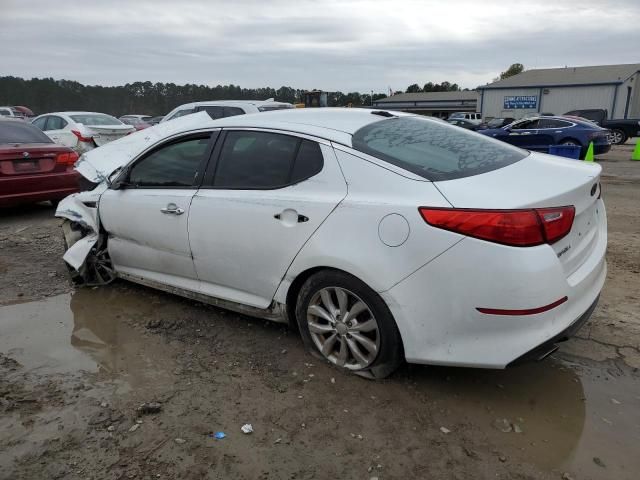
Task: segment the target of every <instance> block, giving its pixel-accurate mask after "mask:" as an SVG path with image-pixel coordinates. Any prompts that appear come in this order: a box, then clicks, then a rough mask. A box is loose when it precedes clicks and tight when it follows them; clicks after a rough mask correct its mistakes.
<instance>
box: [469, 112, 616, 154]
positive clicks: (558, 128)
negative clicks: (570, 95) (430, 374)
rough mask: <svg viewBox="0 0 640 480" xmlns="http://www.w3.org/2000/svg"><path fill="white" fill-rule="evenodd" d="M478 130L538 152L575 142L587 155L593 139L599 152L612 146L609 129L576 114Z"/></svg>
mask: <svg viewBox="0 0 640 480" xmlns="http://www.w3.org/2000/svg"><path fill="white" fill-rule="evenodd" d="M478 132H479V133H481V134H483V135H487V136H490V137H493V138H496V139H498V140H502V141H503V142H507V143H510V144H511V145H515V146H517V147H522V148H526V149H527V150H535V151H538V152H547V151H548V150H549V147H550V146H551V145H576V146H579V147H581V153H580V154H581V155H584V154H585V153H586V151H587V148H588V146H589V143H590V142H593V151H594V153H595V154H596V155H599V154H603V153H606V152H608V151H609V150H610V149H611V141H610V139H609V131H608V130H607V129H605V128H601V127H599V126H598V125H595V124H594V123H592V122H584V121H581V120H578V119H575V118H566V117H547V116H535V117H529V118H525V119H523V120H518V121H517V122H513V123H511V124H509V125H507V126H506V127H502V128H487V129H484V130H479V131H478Z"/></svg>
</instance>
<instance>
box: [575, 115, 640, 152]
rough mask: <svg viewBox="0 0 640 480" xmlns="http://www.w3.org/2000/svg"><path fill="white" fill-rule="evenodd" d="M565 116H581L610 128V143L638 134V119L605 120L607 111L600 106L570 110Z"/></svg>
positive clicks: (639, 128) (639, 120)
mask: <svg viewBox="0 0 640 480" xmlns="http://www.w3.org/2000/svg"><path fill="white" fill-rule="evenodd" d="M565 115H566V116H573V117H582V118H586V119H587V120H591V121H592V122H594V123H597V124H598V125H600V126H601V127H602V128H607V129H609V130H611V143H613V144H615V145H621V144H623V143H624V142H626V141H627V140H628V139H629V138H631V137H637V136H640V119H638V118H635V119H619V120H607V117H608V116H609V112H608V111H607V110H604V109H600V108H589V109H583V110H571V111H570V112H567V113H565Z"/></svg>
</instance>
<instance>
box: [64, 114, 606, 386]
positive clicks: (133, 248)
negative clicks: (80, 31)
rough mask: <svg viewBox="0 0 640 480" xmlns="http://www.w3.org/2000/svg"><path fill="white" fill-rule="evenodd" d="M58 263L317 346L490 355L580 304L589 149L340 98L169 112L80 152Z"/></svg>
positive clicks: (345, 355)
mask: <svg viewBox="0 0 640 480" xmlns="http://www.w3.org/2000/svg"><path fill="white" fill-rule="evenodd" d="M77 170H78V171H79V172H80V173H81V174H82V175H83V176H84V177H85V178H87V179H88V181H90V182H91V183H92V184H93V185H92V190H90V191H84V192H81V193H79V194H75V195H72V196H70V197H68V198H66V199H65V200H63V201H62V202H61V203H60V205H59V207H58V210H57V212H56V215H57V216H58V217H62V218H64V219H65V220H66V221H65V222H64V226H63V228H64V236H65V241H66V244H67V246H68V249H67V251H66V253H65V255H64V260H65V261H66V263H67V264H68V265H69V267H70V269H71V270H72V274H73V277H74V279H75V280H76V281H77V282H78V283H81V284H88V285H97V284H106V283H109V282H111V281H112V280H114V279H115V278H117V277H120V278H123V279H127V280H131V281H134V282H138V283H141V284H144V285H148V286H151V287H154V288H159V289H162V290H166V291H169V292H173V293H176V294H179V295H183V296H187V297H190V298H193V299H197V300H201V301H204V302H208V303H211V304H213V305H217V306H221V307H223V308H227V309H231V310H234V311H238V312H242V313H246V314H249V315H254V316H258V317H262V318H268V319H272V320H276V321H283V322H291V323H294V324H297V325H298V327H299V329H300V332H301V335H302V338H303V340H304V341H305V344H306V345H307V347H308V348H309V349H311V350H312V351H314V352H315V353H316V354H317V355H320V356H322V357H323V358H325V359H327V360H328V361H330V362H332V363H333V364H335V365H337V366H339V367H341V368H344V369H347V370H350V371H353V372H356V373H358V374H360V375H363V376H368V377H384V376H385V375H388V374H389V373H391V372H392V371H393V370H394V369H395V368H396V367H397V365H398V364H399V363H400V362H401V361H402V360H405V359H406V360H407V361H409V362H414V363H431V364H446V365H464V366H477V367H489V368H504V367H506V366H508V365H510V364H512V363H514V362H517V361H521V360H524V359H529V358H542V357H544V356H545V355H547V354H548V353H549V352H551V351H553V349H555V348H556V346H555V344H556V343H557V342H559V341H562V340H565V339H566V338H567V337H568V336H569V335H571V334H572V333H573V332H575V331H576V330H577V329H578V328H579V327H580V326H581V325H582V324H583V323H584V322H586V320H587V319H588V318H589V316H590V314H591V312H592V311H593V309H594V308H595V305H596V303H597V299H598V295H599V293H600V290H601V289H602V286H603V283H604V279H605V275H606V265H605V260H604V254H605V250H606V244H607V232H606V215H605V209H604V204H603V202H602V199H601V191H600V182H599V175H600V167H599V166H597V165H589V164H584V163H582V162H575V161H569V160H563V159H560V158H558V157H552V156H548V155H544V154H539V153H530V152H527V151H524V150H521V149H518V148H515V147H513V146H510V145H507V144H504V143H501V142H498V141H496V140H493V139H490V138H487V137H485V136H483V135H478V134H476V133H473V132H468V131H465V130H463V129H459V128H457V127H454V126H451V125H448V124H446V123H442V122H438V121H434V120H430V119H428V118H423V117H419V116H414V115H408V114H402V113H390V112H384V111H373V110H359V109H311V110H302V111H301V110H289V111H281V112H273V113H263V114H253V115H243V116H235V117H230V118H225V119H221V120H215V121H214V120H211V119H210V118H209V116H208V115H207V114H206V113H198V114H194V115H189V116H185V117H184V118H179V119H176V120H174V121H171V122H166V123H162V124H160V125H157V126H155V127H152V128H149V129H146V130H143V131H140V132H138V133H135V134H133V135H130V136H128V137H125V138H123V139H121V140H118V141H116V142H113V143H110V144H108V145H105V146H104V147H101V148H99V149H96V150H92V151H91V152H88V153H86V154H84V155H83V156H82V157H81V158H80V160H79V161H78V163H77Z"/></svg>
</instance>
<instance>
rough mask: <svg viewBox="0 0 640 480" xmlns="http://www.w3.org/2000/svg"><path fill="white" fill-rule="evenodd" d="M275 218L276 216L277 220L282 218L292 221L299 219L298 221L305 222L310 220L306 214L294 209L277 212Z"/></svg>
mask: <svg viewBox="0 0 640 480" xmlns="http://www.w3.org/2000/svg"><path fill="white" fill-rule="evenodd" d="M273 218H275V219H276V220H282V221H285V222H287V221H288V222H292V220H293V221H294V222H295V221H297V222H298V223H304V222H308V221H309V217H307V216H305V215H300V214H299V213H298V212H296V211H295V210H292V209H286V210H284V211H283V212H280V213H276V214H275V215H274V216H273ZM292 223H293V222H292Z"/></svg>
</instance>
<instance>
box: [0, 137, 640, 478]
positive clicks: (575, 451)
mask: <svg viewBox="0 0 640 480" xmlns="http://www.w3.org/2000/svg"><path fill="white" fill-rule="evenodd" d="M630 156H631V145H630V144H629V145H627V146H623V147H618V148H615V150H614V151H612V152H611V153H609V154H607V155H606V156H603V157H602V158H600V159H599V161H600V162H601V164H602V166H603V168H604V173H605V176H604V177H603V178H604V182H603V183H604V196H605V201H606V206H607V209H608V218H609V250H608V263H609V273H608V279H607V283H606V286H605V289H604V292H603V294H602V298H601V302H600V304H599V306H598V308H597V310H596V312H595V314H594V316H593V317H592V320H591V321H590V322H589V323H588V324H587V325H586V326H585V327H584V328H583V329H582V330H581V331H580V332H579V334H578V337H577V338H575V339H573V340H571V341H569V342H567V343H566V344H564V345H563V347H562V348H561V350H559V351H558V352H557V353H556V354H554V355H553V357H551V358H548V359H547V360H545V361H543V362H540V363H535V364H528V365H524V366H521V367H516V368H512V369H509V370H505V371H486V370H472V369H459V368H442V367H437V368H436V367H425V366H407V365H405V366H403V367H402V368H401V369H400V370H399V371H398V372H397V373H396V374H394V375H393V376H392V377H391V378H389V379H387V380H385V381H380V382H372V381H368V380H364V379H361V378H358V377H355V376H349V375H344V374H342V373H340V372H338V371H337V370H335V369H334V368H332V367H331V366H329V365H327V364H325V363H323V362H321V361H319V360H317V359H316V358H314V357H312V356H310V355H309V354H308V353H307V352H305V351H304V349H303V347H302V343H301V341H300V339H299V338H298V336H297V334H296V332H295V331H289V330H287V329H286V328H284V327H283V326H281V325H277V324H271V323H268V322H264V321H261V320H256V319H252V318H249V317H244V316H241V315H237V314H234V313H229V312H225V311H222V310H219V309H215V308H212V307H208V306H205V305H201V304H197V303H194V302H192V301H187V300H184V299H181V298H178V297H174V296H171V295H168V294H163V293H160V292H156V291H153V290H150V289H147V288H143V287H138V286H135V285H132V284H128V283H125V282H118V283H115V284H112V285H110V286H108V287H102V288H97V289H78V290H74V289H73V288H72V287H71V285H70V284H69V283H68V280H67V276H66V271H65V267H64V265H63V264H62V261H61V258H60V256H61V254H62V251H63V247H62V241H61V235H60V231H59V228H58V221H57V220H56V219H54V218H53V217H52V213H53V209H52V208H51V207H49V206H48V205H46V204H43V205H36V206H30V207H23V208H14V209H11V210H5V211H0V478H1V479H12V480H13V479H44V478H47V479H49V478H51V479H127V478H139V479H156V478H168V479H202V478H207V479H214V478H215V479H237V478H239V479H311V478H317V479H325V478H348V479H352V478H353V479H373V478H378V479H405V478H420V479H422V478H425V479H426V478H428V479H470V478H473V479H494V478H509V479H539V478H540V479H547V478H549V479H576V480H578V479H616V480H618V479H620V480H624V479H637V478H638V472H639V471H640V457H639V456H638V451H639V450H638V445H639V444H640V408H639V407H640V372H639V371H638V368H640V351H639V348H640V253H639V252H640V162H631V161H629V160H628V159H629V158H630ZM145 402H147V403H148V402H159V403H160V411H159V412H157V413H149V414H144V413H143V412H142V411H141V410H140V409H139V408H140V405H141V404H143V403H145ZM245 423H250V424H252V426H253V430H254V431H253V433H251V434H248V435H245V434H243V433H242V432H241V430H240V429H241V426H242V425H243V424H245ZM215 432H225V434H226V437H225V438H224V439H221V440H218V439H216V438H215V437H214V436H213V435H212V433H215Z"/></svg>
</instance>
